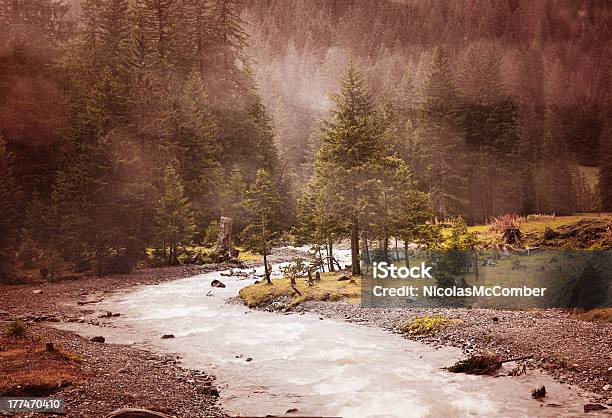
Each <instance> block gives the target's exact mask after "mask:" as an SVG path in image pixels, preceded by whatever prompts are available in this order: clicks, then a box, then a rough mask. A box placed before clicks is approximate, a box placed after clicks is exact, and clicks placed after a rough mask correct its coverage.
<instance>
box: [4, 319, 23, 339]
mask: <svg viewBox="0 0 612 418" xmlns="http://www.w3.org/2000/svg"><path fill="white" fill-rule="evenodd" d="M27 331H28V325H27V324H26V323H25V322H23V321H20V320H19V319H16V320H14V321H13V322H11V323H10V324H9V326H8V329H7V330H6V334H7V335H8V336H9V337H25V335H26V332H27Z"/></svg>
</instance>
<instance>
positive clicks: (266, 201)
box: [242, 169, 282, 284]
mask: <svg viewBox="0 0 612 418" xmlns="http://www.w3.org/2000/svg"><path fill="white" fill-rule="evenodd" d="M245 197H246V199H245V201H244V205H245V207H246V208H247V210H248V212H249V216H250V219H249V224H248V225H247V226H246V228H245V229H244V231H242V239H243V242H244V244H245V247H246V248H247V249H250V250H254V251H257V252H258V253H260V254H262V255H263V257H264V266H265V278H266V281H267V282H268V283H270V284H271V283H272V282H271V280H270V271H269V269H268V254H269V252H270V249H271V248H272V243H273V242H274V240H275V239H276V237H277V235H278V233H279V231H280V228H279V221H280V218H281V216H282V214H281V212H280V210H279V205H280V199H279V196H278V191H277V190H276V188H275V187H274V183H273V181H272V178H271V176H270V174H269V173H268V172H267V171H266V170H263V169H260V170H257V176H256V177H255V181H254V182H253V184H252V185H251V187H249V190H248V191H247V192H246V196H245Z"/></svg>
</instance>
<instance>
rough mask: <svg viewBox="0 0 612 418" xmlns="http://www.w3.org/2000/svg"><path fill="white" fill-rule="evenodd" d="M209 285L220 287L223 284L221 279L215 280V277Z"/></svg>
mask: <svg viewBox="0 0 612 418" xmlns="http://www.w3.org/2000/svg"><path fill="white" fill-rule="evenodd" d="M210 285H211V286H212V287H220V288H223V287H225V284H224V283H223V282H222V281H221V280H217V279H215V280H213V281H212V282H210Z"/></svg>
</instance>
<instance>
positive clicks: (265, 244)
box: [261, 216, 272, 284]
mask: <svg viewBox="0 0 612 418" xmlns="http://www.w3.org/2000/svg"><path fill="white" fill-rule="evenodd" d="M261 232H262V238H263V259H264V276H265V277H266V282H267V283H268V284H272V280H270V272H269V271H268V241H267V239H266V223H265V220H264V219H263V216H262V219H261Z"/></svg>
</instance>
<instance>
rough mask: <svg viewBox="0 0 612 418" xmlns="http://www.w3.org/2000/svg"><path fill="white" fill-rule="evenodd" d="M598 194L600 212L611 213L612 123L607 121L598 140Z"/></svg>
mask: <svg viewBox="0 0 612 418" xmlns="http://www.w3.org/2000/svg"><path fill="white" fill-rule="evenodd" d="M600 150H601V155H600V172H599V187H598V188H599V194H600V199H601V210H603V211H605V212H612V122H611V121H610V120H608V122H607V124H606V126H605V128H604V130H603V132H602V135H601V140H600Z"/></svg>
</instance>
